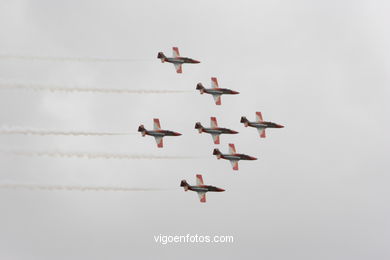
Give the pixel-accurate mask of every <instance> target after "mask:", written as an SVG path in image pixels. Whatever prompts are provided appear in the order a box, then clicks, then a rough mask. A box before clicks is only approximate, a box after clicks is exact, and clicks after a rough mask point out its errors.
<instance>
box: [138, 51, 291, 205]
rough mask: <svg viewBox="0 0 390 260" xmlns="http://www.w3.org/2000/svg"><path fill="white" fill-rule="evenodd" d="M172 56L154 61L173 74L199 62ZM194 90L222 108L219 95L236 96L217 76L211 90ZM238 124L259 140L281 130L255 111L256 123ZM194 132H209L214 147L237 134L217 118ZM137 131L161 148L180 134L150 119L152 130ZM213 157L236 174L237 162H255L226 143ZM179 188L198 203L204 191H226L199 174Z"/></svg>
mask: <svg viewBox="0 0 390 260" xmlns="http://www.w3.org/2000/svg"><path fill="white" fill-rule="evenodd" d="M172 51H173V57H166V56H165V55H164V53H163V52H159V53H158V55H157V58H158V59H160V60H161V62H163V63H164V62H169V63H172V64H173V65H174V66H175V69H176V73H182V72H183V69H182V65H183V64H185V63H188V64H196V63H200V61H198V60H195V59H192V58H188V57H182V56H180V52H179V48H177V47H173V48H172ZM196 89H197V90H199V91H200V93H201V94H204V93H206V94H210V95H212V96H213V98H214V101H215V104H216V105H221V104H222V102H221V96H222V95H237V94H239V92H238V91H235V90H231V89H228V88H220V87H219V85H218V80H217V78H216V77H212V78H211V88H205V87H204V86H203V84H202V83H198V84H197V85H196ZM240 122H241V123H243V124H244V126H245V127H253V128H256V129H257V130H258V132H259V135H260V138H265V137H266V134H265V130H266V129H267V128H283V127H284V126H283V125H280V124H277V123H273V122H269V121H264V120H263V116H262V114H261V112H256V121H254V122H251V121H249V120H248V119H247V118H246V117H245V116H242V117H241V120H240ZM195 129H197V130H198V131H199V133H208V134H210V135H211V136H212V138H213V142H214V144H217V145H218V144H220V135H221V134H238V132H237V131H234V130H231V129H229V128H224V127H218V123H217V119H216V117H210V127H203V126H202V124H201V123H200V122H196V123H195ZM138 132H141V134H142V136H146V135H150V136H153V137H154V138H155V140H156V143H157V147H158V148H162V147H163V138H164V137H165V136H180V135H181V134H180V133H178V132H175V131H171V130H162V129H161V126H160V121H159V119H158V118H155V119H153V130H147V129H145V127H144V125H140V126H139V127H138ZM213 155H215V156H216V157H217V159H225V160H228V161H229V162H230V163H231V165H232V169H233V170H234V171H238V162H239V161H241V160H248V161H254V160H257V158H256V157H254V156H250V155H247V154H240V153H237V152H236V148H235V145H234V144H232V143H229V153H226V154H224V153H222V152H221V151H220V150H219V149H218V148H215V149H214V150H213ZM180 186H181V187H183V188H184V190H185V191H188V190H191V191H194V192H196V193H197V194H198V196H199V200H200V202H202V203H204V202H206V193H207V192H223V191H225V190H224V189H222V188H218V187H215V186H211V185H205V184H204V183H203V177H202V175H201V174H197V175H196V185H189V184H188V183H187V181H186V180H182V181H181V183H180Z"/></svg>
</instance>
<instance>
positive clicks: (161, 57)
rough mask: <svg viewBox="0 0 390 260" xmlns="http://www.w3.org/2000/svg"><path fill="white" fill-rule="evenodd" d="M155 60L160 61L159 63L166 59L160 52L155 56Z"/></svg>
mask: <svg viewBox="0 0 390 260" xmlns="http://www.w3.org/2000/svg"><path fill="white" fill-rule="evenodd" d="M157 58H158V59H160V60H161V62H165V59H166V58H167V57H166V56H165V55H164V53H163V52H161V51H160V52H159V53H158V54H157Z"/></svg>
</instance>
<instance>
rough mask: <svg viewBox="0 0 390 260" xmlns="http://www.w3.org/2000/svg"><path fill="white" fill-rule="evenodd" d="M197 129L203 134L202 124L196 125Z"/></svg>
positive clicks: (197, 123)
mask: <svg viewBox="0 0 390 260" xmlns="http://www.w3.org/2000/svg"><path fill="white" fill-rule="evenodd" d="M195 129H198V131H199V133H202V132H203V126H202V124H201V123H200V122H196V123H195Z"/></svg>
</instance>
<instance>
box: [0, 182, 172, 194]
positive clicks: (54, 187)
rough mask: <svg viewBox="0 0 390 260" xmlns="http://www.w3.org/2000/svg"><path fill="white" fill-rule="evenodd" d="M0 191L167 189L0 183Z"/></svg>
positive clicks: (154, 189) (155, 189)
mask: <svg viewBox="0 0 390 260" xmlns="http://www.w3.org/2000/svg"><path fill="white" fill-rule="evenodd" d="M0 189H25V190H43V191H122V192H127V191H164V190H167V189H157V188H128V187H112V186H111V187H104V186H64V185H38V184H21V183H18V184H15V183H0Z"/></svg>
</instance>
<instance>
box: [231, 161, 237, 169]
mask: <svg viewBox="0 0 390 260" xmlns="http://www.w3.org/2000/svg"><path fill="white" fill-rule="evenodd" d="M230 164H231V165H232V168H233V170H235V171H238V161H236V160H231V161H230Z"/></svg>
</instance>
